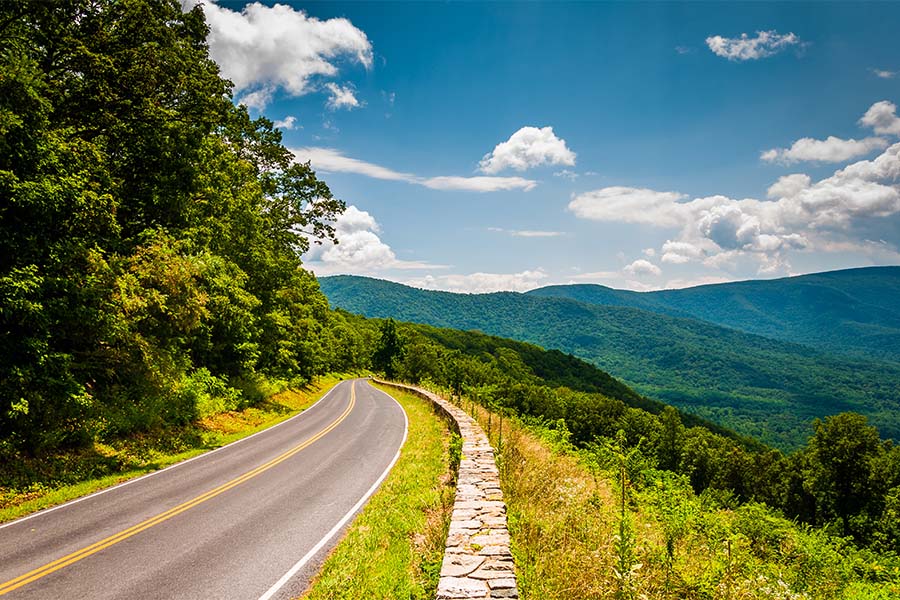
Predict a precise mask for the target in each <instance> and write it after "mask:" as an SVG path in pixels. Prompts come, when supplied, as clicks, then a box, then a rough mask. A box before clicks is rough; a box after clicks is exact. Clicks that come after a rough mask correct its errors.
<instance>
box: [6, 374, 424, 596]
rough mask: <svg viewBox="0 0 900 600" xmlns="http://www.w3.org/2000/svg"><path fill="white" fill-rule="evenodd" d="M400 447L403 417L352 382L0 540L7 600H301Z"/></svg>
mask: <svg viewBox="0 0 900 600" xmlns="http://www.w3.org/2000/svg"><path fill="white" fill-rule="evenodd" d="M405 438H406V415H405V414H404V412H403V410H402V409H401V408H400V405H399V404H397V403H396V402H395V401H394V400H393V399H392V398H391V397H390V396H388V395H387V394H385V393H383V392H380V391H378V390H376V389H375V388H373V387H371V386H370V385H368V384H367V383H366V382H365V381H363V380H355V381H344V382H342V383H339V384H338V385H337V386H335V387H334V388H333V389H332V390H331V391H330V392H329V393H328V395H326V396H325V397H324V398H322V400H320V401H319V402H318V403H316V404H315V405H313V406H312V407H310V408H309V409H307V410H305V411H304V412H302V413H300V414H299V415H297V416H296V417H293V418H291V419H289V420H287V421H285V422H283V423H281V424H280V425H277V426H275V427H273V428H271V429H267V430H265V431H263V432H261V433H258V434H256V435H254V436H251V437H248V438H245V439H244V440H241V441H239V442H236V443H234V444H231V445H229V446H225V447H223V448H221V449H219V450H216V451H213V452H210V453H207V454H203V455H201V456H199V457H197V458H195V459H192V460H189V461H185V462H183V463H179V464H177V465H174V466H172V467H169V468H168V469H164V470H161V471H157V472H155V473H152V474H151V475H148V476H145V477H142V478H140V479H136V480H133V481H131V482H128V483H125V484H123V485H120V486H118V487H114V488H110V489H109V490H106V491H103V492H99V493H97V494H94V495H93V496H88V497H86V498H82V499H80V500H76V501H73V502H70V503H68V504H64V505H62V506H60V507H57V508H54V509H49V510H46V511H43V512H40V513H36V514H35V515H32V516H30V517H25V518H23V519H20V520H18V521H13V522H12V523H9V524H7V525H5V526H0V596H4V595H5V597H7V598H11V599H12V598H35V599H36V598H40V599H56V598H79V599H80V598H90V599H103V598H115V599H123V598H140V599H142V600H148V599H153V598H177V599H191V598H202V599H204V600H206V599H211V598H215V599H231V598H235V599H242V598H248V599H252V600H257V599H266V600H268V599H270V598H291V597H295V596H297V595H299V594H300V593H302V592H303V591H304V590H305V589H306V587H307V584H308V583H309V580H310V579H311V578H312V576H313V575H315V573H316V571H317V570H318V568H319V567H320V566H321V563H322V561H323V560H324V558H325V556H326V555H327V553H328V551H329V550H330V549H331V548H332V547H333V546H334V545H335V544H336V543H337V541H338V539H339V537H340V535H339V534H340V532H341V530H342V529H343V527H344V526H345V525H346V523H347V522H348V521H349V520H351V519H352V516H353V515H354V514H355V513H356V512H357V511H358V510H359V508H360V507H361V506H362V505H363V503H364V502H365V500H366V499H367V498H368V496H369V495H370V494H371V493H372V492H373V491H374V490H375V489H376V488H377V486H378V484H379V483H380V482H381V480H382V479H383V478H384V476H385V475H386V474H387V472H388V471H389V470H390V467H391V466H393V463H394V461H395V460H396V457H397V456H398V455H399V450H400V447H401V446H402V445H403V442H404V440H405Z"/></svg>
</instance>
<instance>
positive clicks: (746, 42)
mask: <svg viewBox="0 0 900 600" xmlns="http://www.w3.org/2000/svg"><path fill="white" fill-rule="evenodd" d="M799 43H800V38H798V37H797V36H796V35H794V34H793V33H786V34H780V33H778V32H777V31H757V32H756V37H750V36H748V35H747V34H746V33H742V34H741V37H738V38H726V37H722V36H721V35H714V36H710V37H708V38H706V45H707V46H709V49H710V50H712V51H713V53H715V54H716V55H717V56H721V57H723V58H727V59H728V60H734V61H743V60H757V59H759V58H765V57H767V56H772V55H774V54H778V53H779V52H781V51H782V50H784V49H785V48H787V47H789V46H793V45H796V44H799Z"/></svg>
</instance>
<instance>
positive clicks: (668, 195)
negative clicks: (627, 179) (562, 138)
mask: <svg viewBox="0 0 900 600" xmlns="http://www.w3.org/2000/svg"><path fill="white" fill-rule="evenodd" d="M684 198H686V196H685V195H684V194H679V193H677V192H656V191H654V190H648V189H645V188H630V187H621V186H614V187H607V188H602V189H599V190H594V191H592V192H585V193H583V194H578V195H577V196H574V197H573V198H572V201H571V202H569V207H568V208H569V210H570V211H572V212H573V213H575V216H577V217H580V218H582V219H590V220H594V221H615V222H624V223H645V224H649V225H660V226H663V227H671V226H676V225H678V224H680V223H681V222H682V220H683V218H682V217H681V216H680V212H681V210H682V209H681V208H680V205H679V204H678V201H679V200H683V199H684Z"/></svg>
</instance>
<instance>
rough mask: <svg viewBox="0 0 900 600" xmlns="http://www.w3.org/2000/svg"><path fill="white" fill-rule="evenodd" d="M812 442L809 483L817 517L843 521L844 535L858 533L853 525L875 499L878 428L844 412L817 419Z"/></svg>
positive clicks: (878, 449) (824, 520)
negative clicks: (873, 464) (874, 469)
mask: <svg viewBox="0 0 900 600" xmlns="http://www.w3.org/2000/svg"><path fill="white" fill-rule="evenodd" d="M814 428H815V433H814V434H813V436H812V438H810V441H809V449H810V456H809V459H810V471H809V473H808V475H807V482H808V485H809V487H810V490H811V492H812V494H813V496H814V497H815V499H816V510H817V513H818V518H819V519H820V520H821V521H823V522H827V521H829V520H831V519H833V518H838V519H840V521H841V525H842V528H843V532H844V535H854V534H857V533H859V527H854V526H852V524H851V520H852V519H851V517H853V516H854V515H858V514H860V513H862V512H863V511H864V509H866V508H867V507H868V505H869V504H870V503H871V502H872V501H873V499H874V498H873V494H872V485H871V483H872V482H871V473H872V461H873V460H874V459H875V458H876V457H877V456H878V454H879V451H880V450H881V440H880V438H879V435H878V430H877V429H876V428H875V427H872V426H871V425H868V424H867V421H866V417H864V416H863V415H859V414H856V413H841V414H839V415H834V416H831V417H827V418H826V419H825V420H824V421H822V420H819V419H816V421H815V423H814Z"/></svg>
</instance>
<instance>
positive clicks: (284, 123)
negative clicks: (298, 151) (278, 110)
mask: <svg viewBox="0 0 900 600" xmlns="http://www.w3.org/2000/svg"><path fill="white" fill-rule="evenodd" d="M296 123H297V117H285V118H283V119H279V120H277V121H275V123H273V124H274V125H275V127H277V128H278V129H283V130H285V131H287V130H289V129H294V128H295V127H296Z"/></svg>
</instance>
